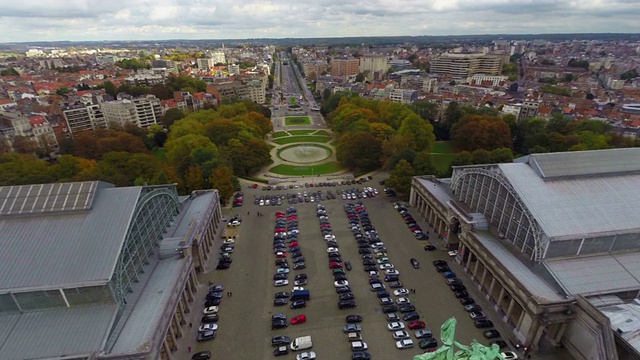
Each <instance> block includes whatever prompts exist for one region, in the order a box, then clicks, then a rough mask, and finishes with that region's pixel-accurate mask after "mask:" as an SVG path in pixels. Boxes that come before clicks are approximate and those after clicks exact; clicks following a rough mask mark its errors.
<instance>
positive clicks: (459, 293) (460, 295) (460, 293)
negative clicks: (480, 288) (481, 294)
mask: <svg viewBox="0 0 640 360" xmlns="http://www.w3.org/2000/svg"><path fill="white" fill-rule="evenodd" d="M453 295H454V296H455V297H457V298H458V299H460V298H464V297H469V293H468V292H466V291H464V290H461V291H454V293H453Z"/></svg>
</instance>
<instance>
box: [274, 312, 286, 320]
mask: <svg viewBox="0 0 640 360" xmlns="http://www.w3.org/2000/svg"><path fill="white" fill-rule="evenodd" d="M273 320H285V321H286V320H287V315H286V314H283V313H276V314H273V315H271V321H273Z"/></svg>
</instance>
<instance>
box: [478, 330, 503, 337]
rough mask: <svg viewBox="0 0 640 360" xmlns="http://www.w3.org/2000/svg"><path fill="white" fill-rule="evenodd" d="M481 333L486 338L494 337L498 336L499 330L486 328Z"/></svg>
mask: <svg viewBox="0 0 640 360" xmlns="http://www.w3.org/2000/svg"><path fill="white" fill-rule="evenodd" d="M482 335H483V336H484V337H485V338H487V339H495V338H499V337H500V332H499V331H498V330H487V331H485V332H483V333H482Z"/></svg>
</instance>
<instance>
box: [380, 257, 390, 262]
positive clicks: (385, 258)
mask: <svg viewBox="0 0 640 360" xmlns="http://www.w3.org/2000/svg"><path fill="white" fill-rule="evenodd" d="M388 263H389V258H388V257H381V258H380V259H378V264H388Z"/></svg>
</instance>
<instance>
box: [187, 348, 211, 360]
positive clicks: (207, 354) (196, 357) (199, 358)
mask: <svg viewBox="0 0 640 360" xmlns="http://www.w3.org/2000/svg"><path fill="white" fill-rule="evenodd" d="M209 359H211V351H209V350H205V351H199V352H197V353H195V354H193V356H192V357H191V360H209Z"/></svg>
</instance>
